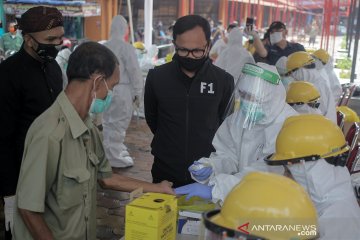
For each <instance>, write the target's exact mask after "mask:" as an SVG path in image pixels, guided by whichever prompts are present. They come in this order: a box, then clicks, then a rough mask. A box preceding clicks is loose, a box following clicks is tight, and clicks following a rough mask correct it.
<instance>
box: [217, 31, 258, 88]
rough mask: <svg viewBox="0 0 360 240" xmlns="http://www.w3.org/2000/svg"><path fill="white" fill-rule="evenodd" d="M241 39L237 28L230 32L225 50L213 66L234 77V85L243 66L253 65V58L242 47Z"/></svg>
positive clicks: (241, 35) (241, 36)
mask: <svg viewBox="0 0 360 240" xmlns="http://www.w3.org/2000/svg"><path fill="white" fill-rule="evenodd" d="M242 38H243V34H242V32H241V30H240V29H239V28H234V29H233V30H231V32H230V34H229V38H228V39H229V40H228V44H227V46H226V48H225V49H224V50H223V51H222V52H221V53H220V55H219V56H218V58H216V60H215V62H214V65H216V66H218V67H220V68H222V69H224V70H225V71H227V72H228V73H230V74H231V75H232V76H233V77H234V81H235V83H234V85H236V82H237V80H238V79H239V77H240V75H241V70H242V68H243V66H244V64H245V63H253V64H255V60H254V58H253V56H252V55H251V54H250V52H249V51H247V50H246V49H245V48H244V47H243V46H242Z"/></svg>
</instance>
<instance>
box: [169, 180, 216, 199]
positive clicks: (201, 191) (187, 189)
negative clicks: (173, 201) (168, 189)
mask: <svg viewBox="0 0 360 240" xmlns="http://www.w3.org/2000/svg"><path fill="white" fill-rule="evenodd" d="M211 191H212V186H211V187H210V186H208V185H205V184H201V183H191V184H188V185H185V186H182V187H178V188H175V194H176V195H187V197H186V200H189V199H190V198H191V197H194V196H198V197H201V198H204V199H209V200H211V199H212V193H211Z"/></svg>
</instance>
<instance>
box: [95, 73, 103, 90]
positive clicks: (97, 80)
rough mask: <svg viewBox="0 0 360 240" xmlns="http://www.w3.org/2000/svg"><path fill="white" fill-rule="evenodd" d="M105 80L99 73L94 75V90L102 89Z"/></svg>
mask: <svg viewBox="0 0 360 240" xmlns="http://www.w3.org/2000/svg"><path fill="white" fill-rule="evenodd" d="M104 80H105V77H104V76H103V75H100V74H98V73H94V74H93V75H92V81H93V85H94V90H95V91H97V90H99V89H100V87H101V84H102V82H103V81H104Z"/></svg>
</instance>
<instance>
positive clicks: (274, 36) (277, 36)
mask: <svg viewBox="0 0 360 240" xmlns="http://www.w3.org/2000/svg"><path fill="white" fill-rule="evenodd" d="M282 39H283V36H282V32H274V33H271V34H270V43H271V45H274V44H276V43H278V42H280V41H281V40H282Z"/></svg>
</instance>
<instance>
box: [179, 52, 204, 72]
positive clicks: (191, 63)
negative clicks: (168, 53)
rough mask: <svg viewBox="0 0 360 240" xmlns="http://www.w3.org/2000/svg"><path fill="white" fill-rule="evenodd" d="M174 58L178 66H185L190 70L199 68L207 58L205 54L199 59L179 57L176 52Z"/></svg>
mask: <svg viewBox="0 0 360 240" xmlns="http://www.w3.org/2000/svg"><path fill="white" fill-rule="evenodd" d="M173 58H174V59H176V60H177V61H178V62H179V64H180V66H181V67H183V68H185V69H186V70H188V71H190V72H196V71H197V70H199V69H200V68H201V67H202V65H204V63H205V61H206V60H207V59H208V57H207V56H204V57H202V58H199V59H194V58H188V57H180V56H179V55H178V54H174V57H173Z"/></svg>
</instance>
